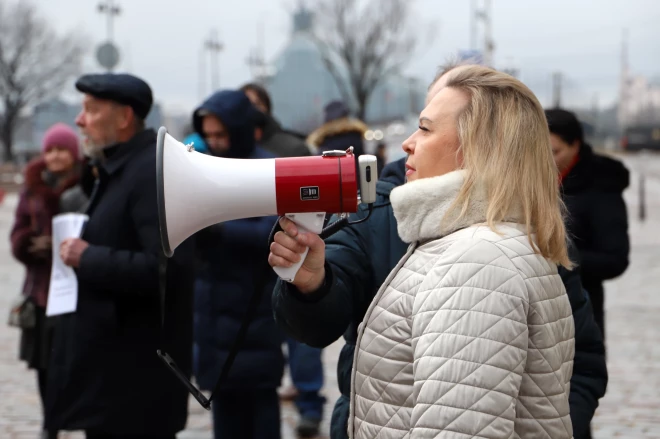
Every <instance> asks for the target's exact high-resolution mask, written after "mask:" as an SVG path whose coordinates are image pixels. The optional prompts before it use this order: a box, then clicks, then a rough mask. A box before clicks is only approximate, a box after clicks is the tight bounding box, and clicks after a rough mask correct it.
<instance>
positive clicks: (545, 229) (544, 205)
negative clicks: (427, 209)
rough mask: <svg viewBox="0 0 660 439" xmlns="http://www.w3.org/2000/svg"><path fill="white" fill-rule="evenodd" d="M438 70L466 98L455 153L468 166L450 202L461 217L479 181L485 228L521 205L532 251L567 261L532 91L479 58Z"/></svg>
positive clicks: (545, 135)
mask: <svg viewBox="0 0 660 439" xmlns="http://www.w3.org/2000/svg"><path fill="white" fill-rule="evenodd" d="M441 73H442V74H441V75H439V76H438V77H437V78H436V80H437V79H439V77H440V76H444V77H443V82H444V83H445V86H446V87H451V88H454V89H456V90H461V91H462V92H463V93H465V94H466V95H467V96H468V97H469V103H468V105H467V106H466V107H465V108H464V109H463V110H462V111H461V113H460V114H459V116H458V135H459V140H460V147H459V153H462V155H463V168H464V169H465V170H466V171H467V176H466V180H465V183H464V185H463V187H462V188H461V191H460V192H459V195H458V197H457V199H456V200H455V202H454V204H453V205H452V208H451V209H455V208H458V207H462V209H461V213H460V215H459V216H458V220H460V219H461V218H462V217H463V216H464V215H465V213H466V212H467V208H468V204H469V202H470V198H471V197H472V194H473V189H474V188H475V186H476V183H481V184H483V185H484V187H486V188H487V191H488V211H487V214H486V219H487V222H488V225H489V227H491V228H492V229H494V230H495V224H496V223H498V222H502V221H505V220H506V217H507V214H509V213H510V212H512V211H515V210H519V211H520V212H521V213H522V218H523V219H524V224H525V226H526V228H527V236H528V238H529V242H530V244H531V245H532V247H533V248H534V250H535V251H536V252H537V253H539V254H541V255H543V256H544V257H545V258H547V259H549V260H551V261H553V262H554V263H556V264H561V265H563V266H564V267H566V268H568V269H570V268H572V267H573V263H572V262H571V260H570V259H569V257H568V250H567V234H566V228H565V226H564V217H565V212H566V209H565V206H564V204H563V202H562V201H561V197H560V192H559V180H558V177H559V173H558V171H557V166H556V164H555V161H554V158H553V155H552V148H551V147H550V132H549V129H548V123H547V120H546V117H545V113H544V111H543V107H542V106H541V104H540V103H539V101H538V99H537V98H536V96H535V95H534V93H532V91H531V90H530V89H529V88H528V87H527V86H525V85H524V84H523V83H522V82H520V81H519V80H517V79H515V78H514V77H512V76H510V75H507V74H505V73H502V72H498V71H496V70H493V69H490V68H488V67H483V66H479V65H461V66H460V68H451V67H448V68H445V69H444V71H443V72H441ZM434 82H435V81H434ZM451 209H450V210H451ZM534 236H535V239H533V237H534Z"/></svg>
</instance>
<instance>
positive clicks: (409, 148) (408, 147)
mask: <svg viewBox="0 0 660 439" xmlns="http://www.w3.org/2000/svg"><path fill="white" fill-rule="evenodd" d="M412 137H413V136H410V137H408V138H407V139H406V140H404V141H403V143H402V144H401V148H402V149H403V151H404V152H405V153H406V154H412V152H413V150H414V149H415V142H414V141H413V140H412Z"/></svg>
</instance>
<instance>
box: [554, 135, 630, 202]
mask: <svg viewBox="0 0 660 439" xmlns="http://www.w3.org/2000/svg"><path fill="white" fill-rule="evenodd" d="M629 185H630V171H628V169H627V168H626V167H625V166H624V164H623V163H621V162H620V161H619V160H616V159H614V158H611V157H608V156H605V155H601V154H596V153H594V151H593V148H592V147H591V146H590V145H588V144H586V143H585V144H583V145H582V146H581V147H580V160H579V161H578V162H577V164H576V165H575V167H574V168H573V169H572V170H571V172H570V173H569V174H568V176H567V177H566V178H565V179H564V182H563V190H564V192H566V193H571V192H575V191H580V190H584V189H586V188H588V187H592V188H594V189H598V190H601V191H605V192H616V193H621V192H623V191H624V190H625V189H626V188H627V187H628V186H629Z"/></svg>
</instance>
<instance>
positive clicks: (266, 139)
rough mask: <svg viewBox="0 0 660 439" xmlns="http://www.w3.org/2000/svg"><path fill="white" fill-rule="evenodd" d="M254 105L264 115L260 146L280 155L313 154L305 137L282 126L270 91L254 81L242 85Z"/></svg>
mask: <svg viewBox="0 0 660 439" xmlns="http://www.w3.org/2000/svg"><path fill="white" fill-rule="evenodd" d="M241 90H243V92H245V94H246V95H247V97H248V99H250V102H252V105H254V106H255V108H256V109H257V110H259V111H260V112H261V114H262V115H263V117H262V118H261V123H260V124H259V128H260V129H261V136H260V138H259V139H258V142H259V146H260V147H262V148H263V149H265V150H266V151H268V152H271V153H273V154H275V155H276V156H278V157H304V156H309V155H312V152H311V150H310V148H309V147H308V146H307V144H306V143H305V139H304V138H301V137H300V136H298V135H296V134H294V133H293V132H291V131H287V130H285V129H283V128H282V126H281V125H280V123H279V122H278V121H277V120H276V119H275V117H274V116H273V106H272V101H271V99H270V95H269V94H268V91H266V89H265V88H264V87H262V86H261V85H259V84H256V83H254V82H250V83H248V84H245V85H243V86H242V87H241Z"/></svg>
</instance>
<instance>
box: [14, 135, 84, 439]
mask: <svg viewBox="0 0 660 439" xmlns="http://www.w3.org/2000/svg"><path fill="white" fill-rule="evenodd" d="M79 168H80V166H79V152H78V136H77V135H76V132H75V131H74V130H73V129H72V128H70V127H69V126H67V125H65V124H55V125H53V126H52V127H50V128H49V129H48V130H47V131H46V133H45V135H44V139H43V142H42V153H41V156H40V157H37V158H35V159H33V160H32V161H31V162H30V163H28V165H27V167H26V168H25V184H24V187H23V190H22V191H21V193H20V199H19V202H18V207H17V209H16V214H15V218H14V225H13V227H12V230H11V234H10V238H11V250H12V254H13V255H14V257H15V258H16V259H17V260H18V261H20V262H21V263H22V264H23V265H24V266H25V270H26V276H25V282H24V283H23V295H24V296H25V300H28V301H30V302H31V304H32V305H34V326H32V327H28V328H22V331H21V342H20V355H19V356H20V359H21V360H23V361H25V362H26V363H27V366H28V367H29V368H30V369H35V370H36V371H37V383H38V388H39V394H40V397H41V403H42V405H43V406H44V407H45V401H46V386H47V381H48V362H49V359H50V351H51V349H52V337H53V327H52V325H51V323H52V322H51V321H49V319H48V318H47V317H46V304H47V302H48V289H49V285H50V274H51V266H52V252H51V249H52V237H51V234H52V220H53V217H54V216H55V215H56V214H58V213H59V212H60V208H59V203H60V198H61V197H62V193H63V192H64V191H66V190H67V189H70V188H72V187H74V186H76V185H77V183H78V181H79V178H80V177H79V174H80V169H79ZM24 306H25V305H24ZM44 418H45V416H44ZM42 437H43V438H45V439H56V438H57V430H55V429H53V430H47V429H45V428H44V432H43V435H42Z"/></svg>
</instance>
